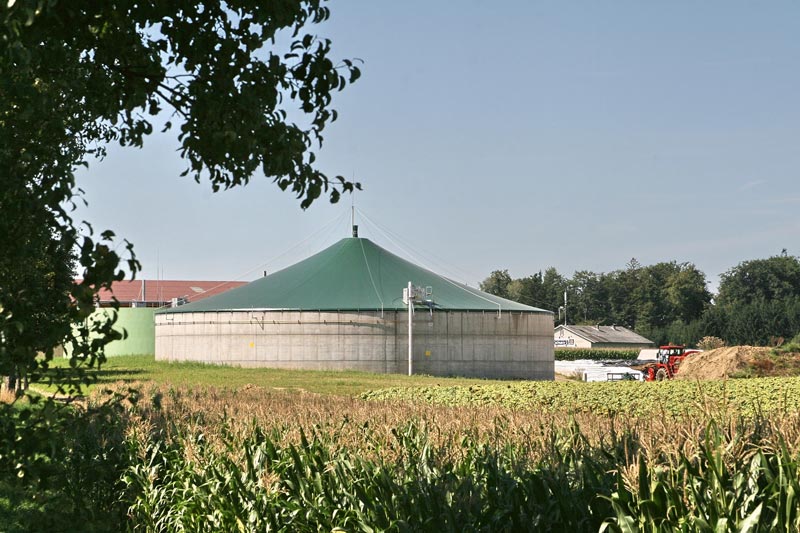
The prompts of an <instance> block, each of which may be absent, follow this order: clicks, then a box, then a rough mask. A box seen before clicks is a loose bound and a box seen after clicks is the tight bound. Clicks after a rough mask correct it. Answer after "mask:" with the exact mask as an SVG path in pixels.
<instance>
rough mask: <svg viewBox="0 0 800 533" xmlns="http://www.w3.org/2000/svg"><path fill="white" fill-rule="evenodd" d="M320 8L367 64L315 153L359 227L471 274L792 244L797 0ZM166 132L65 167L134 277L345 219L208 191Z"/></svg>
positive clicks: (798, 181) (211, 265)
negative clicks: (126, 245)
mask: <svg viewBox="0 0 800 533" xmlns="http://www.w3.org/2000/svg"><path fill="white" fill-rule="evenodd" d="M329 6H330V7H331V9H332V13H333V15H332V19H331V21H329V22H328V23H326V24H325V25H324V26H320V27H318V28H317V33H319V34H320V35H323V36H327V37H330V38H331V39H332V40H333V47H334V48H333V49H334V53H335V55H336V56H337V57H341V58H353V57H358V58H362V59H363V60H364V64H363V66H362V70H363V77H362V78H361V79H360V80H359V81H358V82H357V83H356V84H355V85H353V86H351V87H349V88H348V89H347V90H346V91H345V92H344V93H341V94H339V95H337V96H336V97H335V99H334V104H335V105H334V107H335V108H337V109H338V110H339V112H340V119H339V120H338V121H337V122H336V123H335V124H333V125H332V126H331V127H330V128H328V129H326V134H327V135H326V141H325V144H324V146H323V148H322V150H321V151H320V152H319V156H320V162H321V164H320V167H321V169H322V170H324V171H326V172H327V173H329V175H336V174H344V175H347V176H348V177H351V176H355V179H357V180H358V181H361V182H362V184H363V186H364V191H363V192H361V193H358V194H357V195H356V197H355V203H356V206H357V207H358V208H359V209H360V210H361V211H363V212H364V213H365V214H366V215H367V216H369V218H370V219H371V220H373V221H374V222H376V223H377V224H378V225H379V226H380V227H382V228H384V229H385V230H388V231H390V232H391V234H392V235H393V236H399V237H400V238H402V240H399V239H398V238H397V237H393V238H392V239H388V238H387V237H386V236H385V235H384V234H383V233H381V232H379V231H378V230H377V229H375V227H374V226H372V225H370V224H369V223H368V222H367V221H366V220H364V219H363V217H357V223H358V224H359V225H360V226H361V236H364V237H368V238H371V239H372V240H374V241H375V242H377V243H378V244H380V245H382V246H384V247H386V248H388V249H390V250H392V251H394V252H396V253H399V254H400V255H404V256H406V257H409V256H408V254H407V253H405V252H404V251H403V247H401V246H399V245H403V246H404V247H406V248H407V246H408V243H413V246H414V247H415V251H414V254H415V255H414V256H412V257H411V258H413V259H417V260H418V262H421V263H424V264H426V265H427V266H430V267H433V268H434V269H436V270H437V271H439V272H441V273H443V274H445V275H449V276H451V277H454V278H456V279H459V280H460V281H466V282H469V283H471V284H475V283H477V282H478V281H480V280H481V279H483V278H485V277H486V276H487V275H488V274H489V273H490V272H491V271H492V270H495V269H509V271H510V273H511V274H512V276H514V277H520V276H525V275H529V274H532V273H534V272H537V271H538V270H540V269H545V268H547V267H549V266H554V267H556V268H557V269H558V270H559V271H560V272H561V273H562V274H565V275H572V273H573V272H574V271H575V270H583V269H587V270H594V271H597V272H605V271H610V270H615V269H618V268H623V267H624V265H625V263H626V262H627V261H629V260H630V259H631V258H632V257H635V258H637V259H638V260H639V262H641V263H642V264H652V263H655V262H658V261H669V260H677V261H680V262H683V261H689V262H693V263H695V264H696V265H697V266H698V267H699V268H700V269H701V270H702V271H704V272H705V273H706V275H707V277H708V278H709V281H710V282H711V284H712V288H713V287H715V286H716V283H717V281H718V275H719V274H720V273H721V272H724V271H725V270H727V269H728V268H730V267H732V266H734V265H736V264H737V263H739V262H741V261H743V260H747V259H755V258H763V257H768V256H770V255H775V254H778V253H780V251H781V249H783V248H786V249H788V251H789V253H790V254H793V255H800V216H798V213H799V212H800V2H789V1H785V2H781V1H774V2H762V3H756V2H740V1H719V2H694V1H691V2H690V1H686V2H659V3H655V2H639V1H615V2H589V1H586V2H556V1H547V2H534V1H518V2H511V1H508V2H486V1H464V2H457V3H454V2H431V1H417V0H413V1H406V2H388V1H366V0H333V1H331V2H330V3H329ZM175 147H176V141H175V140H174V139H173V138H172V137H170V136H154V137H153V138H151V139H149V140H148V142H147V144H146V145H145V148H144V149H142V150H136V149H112V150H111V151H110V154H109V157H108V158H107V159H106V160H104V161H102V162H99V163H94V164H92V165H91V167H90V169H89V170H88V171H84V172H81V174H80V177H79V185H80V186H81V187H83V188H84V189H85V190H86V198H87V199H88V201H89V204H90V205H89V208H88V209H85V210H82V211H81V213H80V214H83V215H85V216H86V217H87V218H88V219H89V220H90V221H91V222H92V223H93V224H94V225H95V228H97V229H105V228H110V229H113V230H115V231H116V232H117V233H118V234H119V235H121V236H124V237H126V238H128V239H129V240H131V241H132V242H133V243H134V244H135V248H136V250H137V252H138V255H139V258H140V259H141V260H142V261H143V263H144V271H143V273H142V274H141V275H140V277H147V278H155V277H156V276H158V275H163V276H164V277H166V278H171V279H234V278H238V277H240V276H242V274H244V273H245V272H247V271H248V270H251V269H254V270H253V271H252V272H251V273H249V274H247V275H245V276H244V279H253V277H255V276H256V275H257V274H258V273H260V272H261V270H265V269H266V270H268V271H274V270H276V269H277V268H280V267H283V266H287V265H288V264H291V263H292V262H294V261H297V260H299V259H301V258H303V257H305V256H306V255H309V254H311V253H314V252H316V251H318V250H320V249H322V248H323V247H325V246H327V245H328V244H331V243H333V242H335V241H336V240H338V239H339V238H341V237H344V236H346V235H347V231H348V230H347V222H346V218H347V217H349V211H350V199H349V198H348V197H346V198H345V199H344V200H343V201H342V202H340V204H338V205H336V206H331V205H329V204H327V203H326V202H325V201H323V200H320V201H319V203H318V204H315V205H314V206H312V207H311V208H310V209H309V210H307V211H305V212H304V211H302V210H301V209H300V208H299V203H298V201H296V200H295V199H294V198H293V197H292V195H291V194H286V193H282V192H281V191H280V190H279V189H278V188H277V187H275V186H274V185H273V184H272V183H271V182H270V181H269V180H267V179H264V178H263V176H262V177H261V178H260V179H259V178H256V179H255V180H254V181H253V182H252V183H251V185H249V186H247V187H246V188H243V189H239V190H232V191H228V192H222V193H217V194H213V193H211V192H210V187H209V186H208V185H207V184H200V185H198V184H196V183H194V182H193V181H191V180H189V179H187V178H180V177H178V175H179V173H180V172H181V171H182V170H183V168H184V166H183V163H182V161H181V160H180V158H179V156H178V155H177V153H176V152H175ZM332 220H337V224H335V225H333V226H331V225H329V224H328V223H329V222H331V221H332ZM315 232H316V234H315ZM301 241H302V243H303V244H302V245H301V246H295V245H296V244H297V243H298V242H301ZM293 246H294V248H292V247H293ZM287 250H288V253H284V252H287ZM281 254H283V255H281ZM278 256H280V257H278ZM264 263H267V264H266V265H264V266H262V265H263V264H264Z"/></svg>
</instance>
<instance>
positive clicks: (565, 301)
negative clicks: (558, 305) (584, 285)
mask: <svg viewBox="0 0 800 533" xmlns="http://www.w3.org/2000/svg"><path fill="white" fill-rule="evenodd" d="M564 325H565V326H566V325H567V291H566V290H565V291H564Z"/></svg>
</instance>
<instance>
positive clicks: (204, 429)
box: [124, 387, 800, 532]
mask: <svg viewBox="0 0 800 533" xmlns="http://www.w3.org/2000/svg"><path fill="white" fill-rule="evenodd" d="M699 404H701V405H702V404H703V402H699ZM705 405H706V408H707V410H706V411H705V412H703V413H702V414H700V415H695V416H661V415H658V414H657V413H656V414H655V415H654V416H635V417H630V416H626V417H621V416H619V415H615V414H613V413H608V412H605V413H598V414H595V413H592V412H590V411H588V410H577V411H576V410H566V409H561V410H559V409H551V410H549V411H543V410H538V409H537V410H524V409H509V408H506V407H503V406H499V405H488V406H487V405H483V406H470V405H465V406H460V407H458V406H457V407H448V406H441V405H427V404H425V403H421V402H408V401H403V402H389V401H380V402H375V401H364V400H361V399H357V398H333V397H329V396H318V395H313V394H293V393H285V392H280V391H268V390H260V389H257V388H250V389H243V390H239V391H225V390H207V389H203V390H200V389H198V390H191V389H170V388H163V387H161V388H150V389H147V390H144V391H143V392H142V395H141V397H140V398H139V399H138V401H137V402H136V403H135V405H133V406H132V407H131V408H130V409H129V411H128V415H127V416H128V417H129V422H128V433H127V436H126V442H127V443H128V446H129V450H130V454H131V460H130V464H129V467H128V468H127V470H126V473H125V475H124V483H125V491H124V492H125V494H127V495H128V498H129V500H128V504H129V508H128V512H129V522H128V527H129V529H130V530H132V531H364V532H368V531H398V532H399V531H443V532H444V531H546V530H553V531H797V530H798V529H800V514H799V513H800V506H799V505H798V501H797V497H798V494H800V477H799V475H800V472H799V470H798V454H797V450H798V443H800V415H798V413H797V411H796V410H792V411H789V410H784V411H783V412H779V411H777V410H772V411H769V412H765V413H757V414H752V413H750V412H747V413H737V412H736V411H735V410H733V409H731V408H730V406H728V407H726V408H725V409H724V410H719V409H720V406H719V405H718V404H714V403H712V402H706V403H705Z"/></svg>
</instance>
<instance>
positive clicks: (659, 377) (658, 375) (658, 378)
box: [656, 368, 669, 381]
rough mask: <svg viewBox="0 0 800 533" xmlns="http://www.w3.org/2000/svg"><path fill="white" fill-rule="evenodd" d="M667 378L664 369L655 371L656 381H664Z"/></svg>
mask: <svg viewBox="0 0 800 533" xmlns="http://www.w3.org/2000/svg"><path fill="white" fill-rule="evenodd" d="M668 377H669V376H667V369H666V368H659V369H658V371H656V381H664V380H665V379H667V378H668Z"/></svg>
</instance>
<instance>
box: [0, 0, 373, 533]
mask: <svg viewBox="0 0 800 533" xmlns="http://www.w3.org/2000/svg"><path fill="white" fill-rule="evenodd" d="M329 16H330V12H329V10H328V8H327V7H326V6H325V5H324V2H323V0H276V1H269V2H260V1H256V0H229V1H227V2H220V3H215V2H203V3H200V2H196V1H189V0H176V1H173V2H156V1H153V0H145V1H135V2H134V1H129V0H109V1H102V2H98V1H95V0H69V1H66V0H63V1H60V0H9V1H8V2H2V3H0V213H2V216H0V375H2V374H5V375H7V376H20V377H24V376H28V375H31V374H36V373H38V372H42V371H44V370H47V368H46V367H47V361H48V360H50V359H51V358H52V357H53V351H54V347H55V346H56V345H58V344H59V343H61V342H62V341H65V340H66V341H68V342H70V343H71V344H72V346H71V348H70V349H69V353H70V354H71V360H70V362H71V367H72V371H69V372H66V373H60V374H57V373H56V371H55V370H54V369H49V370H47V371H48V374H49V375H50V376H51V377H52V379H54V380H55V381H56V382H57V383H58V384H60V387H61V390H62V391H66V392H75V391H77V390H79V387H80V384H81V382H82V381H83V380H84V376H85V374H84V372H83V369H84V368H86V367H87V366H88V367H92V366H95V365H97V364H100V363H102V361H103V360H104V354H103V347H104V345H105V344H106V343H108V342H109V341H111V340H113V339H115V338H117V336H118V334H117V333H115V332H114V331H113V330H112V326H113V318H109V319H108V320H92V321H91V322H88V321H86V318H87V317H88V316H89V315H90V314H91V312H92V311H93V309H94V304H95V300H96V296H97V293H98V292H99V291H100V290H101V289H104V288H105V289H108V288H110V287H111V284H112V282H113V281H115V280H120V279H122V278H123V277H125V275H126V271H127V272H128V273H130V274H131V275H132V276H135V274H136V272H137V271H138V270H139V263H138V262H137V260H136V258H135V256H134V254H133V250H132V247H131V245H130V244H129V243H127V242H122V243H119V242H117V241H116V237H115V235H114V234H113V233H112V232H110V231H99V232H94V231H93V229H92V228H91V226H90V225H89V224H87V223H82V222H80V221H78V220H74V219H73V217H72V213H73V211H74V206H75V205H76V203H78V202H81V201H82V198H81V191H80V190H79V189H78V188H77V187H76V183H75V171H76V169H77V168H79V167H81V166H87V165H88V164H89V162H90V161H91V160H92V159H94V158H98V157H103V156H104V155H105V153H106V148H107V146H109V145H110V144H112V143H116V144H119V145H121V146H127V147H141V146H142V145H143V143H144V142H145V139H146V138H147V136H148V135H150V134H151V133H152V132H153V123H154V121H155V120H154V119H155V117H157V116H158V117H159V119H158V120H159V121H162V120H163V119H164V117H166V118H167V119H168V120H167V121H166V123H165V127H164V130H165V131H170V132H174V133H175V134H176V136H177V139H178V141H179V143H180V149H179V152H180V155H181V157H182V158H183V159H184V161H185V163H186V167H185V171H184V173H183V174H184V175H186V176H190V177H191V178H193V179H194V180H195V181H197V182H201V181H205V182H208V183H210V185H211V187H212V188H213V190H214V191H217V190H220V189H227V188H230V187H235V186H239V185H244V184H246V183H248V181H249V180H250V179H251V178H253V177H254V176H256V175H261V174H263V175H264V176H266V177H267V178H268V179H271V180H273V181H274V182H275V183H276V185H277V186H278V187H279V188H280V189H282V190H285V191H291V192H292V193H294V194H295V196H296V197H297V198H298V200H299V201H300V205H301V207H303V208H306V207H308V206H309V205H311V203H312V202H314V201H315V200H317V199H318V198H320V197H322V196H323V195H327V196H328V198H329V199H330V200H331V201H332V202H335V201H337V200H338V199H339V197H340V195H341V194H342V193H343V192H347V191H352V190H353V189H354V188H355V187H357V186H358V185H357V184H354V183H351V182H348V181H346V180H344V179H343V178H341V177H338V176H337V177H334V178H328V177H327V176H326V175H325V174H323V173H322V172H321V171H319V170H318V169H317V167H316V166H315V150H316V149H317V147H319V146H320V145H321V143H322V140H323V131H324V129H325V127H326V126H327V125H328V124H330V123H331V122H333V121H334V120H335V119H336V111H335V110H334V109H333V108H332V107H331V106H332V97H333V94H334V93H336V92H337V91H340V90H342V89H343V88H344V87H345V86H347V85H348V84H350V83H352V82H354V81H355V80H356V79H357V78H358V77H359V75H360V72H359V70H358V68H357V67H356V66H355V65H354V64H353V62H351V61H349V60H343V61H341V62H340V63H337V62H335V61H334V60H333V59H332V58H331V43H330V41H329V40H327V39H322V38H318V37H317V36H315V34H314V33H313V32H311V31H310V28H312V27H313V26H314V25H315V24H318V23H321V22H323V21H325V20H327V19H328V18H329ZM282 42H287V45H286V46H285V47H282V46H280V45H279V44H277V43H282ZM290 117H292V118H290ZM120 246H123V247H122V248H120ZM118 250H119V252H118ZM73 269H74V270H77V271H78V273H79V274H80V277H81V278H82V282H81V283H79V284H78V283H75V282H73V281H72V277H73ZM111 316H113V314H111ZM71 324H77V325H79V327H78V331H77V335H72V334H70V327H71V326H70V325H71ZM39 354H42V355H43V357H41V356H40V355H39ZM21 383H22V382H20V381H19V380H18V384H21ZM17 392H20V391H19V390H18V391H17ZM35 399H36V398H35V396H33V397H32V399H31V401H34V400H35ZM19 403H21V402H17V404H19ZM17 404H6V403H0V421H2V422H3V424H2V425H3V428H2V429H3V431H2V432H0V489H3V488H5V487H9V488H10V490H13V491H18V490H20V491H26V490H27V491H30V493H32V494H34V495H36V496H35V497H36V498H39V499H38V500H37V501H40V502H41V501H43V500H41V498H40V496H42V495H46V494H52V495H53V497H54V498H56V499H58V498H62V499H63V498H64V497H69V495H70V494H71V493H74V494H78V495H80V494H82V493H83V492H85V490H88V489H86V487H89V486H92V484H93V482H94V481H96V480H97V479H96V478H97V476H98V474H97V473H96V472H93V471H91V470H87V471H85V472H81V475H80V476H79V478H76V479H77V481H78V482H79V485H80V487H72V486H65V485H63V483H61V482H60V481H59V477H58V475H57V472H56V473H54V471H53V470H52V469H51V468H50V466H52V465H54V464H56V463H58V457H59V453H58V452H59V450H57V449H56V447H57V446H59V444H58V442H56V441H50V440H48V437H43V435H47V434H49V433H48V432H47V431H46V430H48V428H52V427H53V424H54V413H55V412H58V410H59V409H61V408H59V407H58V406H57V405H55V404H54V402H53V401H52V400H50V399H47V400H40V404H41V405H42V407H41V408H37V409H32V410H20V409H21V408H20V407H19V406H18V405H17ZM69 451H70V453H74V454H80V453H83V452H82V451H81V450H79V449H78V448H76V447H74V446H73V447H70V448H69ZM92 453H94V452H92ZM98 453H103V452H98ZM76 458H77V459H81V460H82V459H85V464H94V462H97V461H104V458H103V457H102V456H101V455H98V456H95V455H86V456H80V457H78V456H76ZM84 474H85V475H86V476H87V477H85V478H84V477H83V476H84ZM113 474H114V473H113V472H112V478H113ZM116 474H119V472H116ZM53 487H56V488H53ZM53 490H55V491H56V492H55V493H53V492H52V491H53ZM107 492H108V491H106V492H105V493H104V494H106V493H107ZM54 501H55V500H54ZM58 501H61V500H58ZM2 506H3V501H2V497H0V508H1V507H2ZM74 509H75V512H76V513H77V514H81V513H82V512H83V510H85V509H86V507H85V506H83V505H82V504H81V505H77V504H76V505H75V506H74ZM86 523H87V524H89V523H95V522H93V521H91V520H89V521H87V522H86ZM111 528H112V529H113V526H112V527H111Z"/></svg>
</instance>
